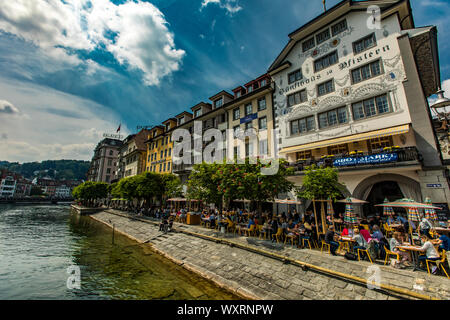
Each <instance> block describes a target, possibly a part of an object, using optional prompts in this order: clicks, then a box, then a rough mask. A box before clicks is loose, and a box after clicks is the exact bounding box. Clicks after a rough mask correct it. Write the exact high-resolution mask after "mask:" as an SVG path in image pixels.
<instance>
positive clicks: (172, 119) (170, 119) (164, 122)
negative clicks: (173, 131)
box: [162, 118, 177, 124]
mask: <svg viewBox="0 0 450 320" xmlns="http://www.w3.org/2000/svg"><path fill="white" fill-rule="evenodd" d="M170 121H175V122H177V119H176V118H169V119H167V120H166V121H163V122H162V124H166V123H168V122H170Z"/></svg>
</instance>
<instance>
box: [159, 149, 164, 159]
mask: <svg viewBox="0 0 450 320" xmlns="http://www.w3.org/2000/svg"><path fill="white" fill-rule="evenodd" d="M163 154H164V151H162V150H161V158H160V159H162V158H163Z"/></svg>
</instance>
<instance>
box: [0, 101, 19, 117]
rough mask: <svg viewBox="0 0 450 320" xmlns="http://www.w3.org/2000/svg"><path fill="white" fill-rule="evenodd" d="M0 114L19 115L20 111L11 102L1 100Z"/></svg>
mask: <svg viewBox="0 0 450 320" xmlns="http://www.w3.org/2000/svg"><path fill="white" fill-rule="evenodd" d="M0 114H19V109H17V108H16V107H15V106H14V105H13V104H12V103H11V102H8V101H6V100H0Z"/></svg>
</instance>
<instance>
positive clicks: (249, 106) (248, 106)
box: [245, 103, 253, 116]
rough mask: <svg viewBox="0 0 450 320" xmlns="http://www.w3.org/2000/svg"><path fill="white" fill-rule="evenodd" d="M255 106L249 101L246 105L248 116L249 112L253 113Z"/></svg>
mask: <svg viewBox="0 0 450 320" xmlns="http://www.w3.org/2000/svg"><path fill="white" fill-rule="evenodd" d="M252 111H253V108H252V104H251V103H249V104H247V105H246V106H245V115H246V116H248V115H249V114H252Z"/></svg>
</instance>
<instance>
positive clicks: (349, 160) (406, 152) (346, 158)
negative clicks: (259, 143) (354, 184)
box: [289, 147, 423, 172]
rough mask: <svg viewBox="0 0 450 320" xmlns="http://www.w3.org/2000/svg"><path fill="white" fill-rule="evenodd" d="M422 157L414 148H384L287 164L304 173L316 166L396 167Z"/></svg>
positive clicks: (420, 159)
mask: <svg viewBox="0 0 450 320" xmlns="http://www.w3.org/2000/svg"><path fill="white" fill-rule="evenodd" d="M422 160H423V158H422V155H421V154H420V153H419V152H418V150H417V148H416V147H406V148H385V149H384V150H378V151H373V152H351V153H349V154H340V155H329V156H324V157H322V158H320V159H304V160H297V162H292V163H289V167H293V168H295V171H297V172H298V171H304V170H305V168H306V167H309V166H311V165H316V166H318V167H321V168H326V167H334V168H338V169H352V168H354V169H360V168H362V167H364V166H370V167H373V166H381V165H383V166H386V165H396V164H398V163H401V162H411V161H412V162H417V163H421V162H422Z"/></svg>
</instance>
